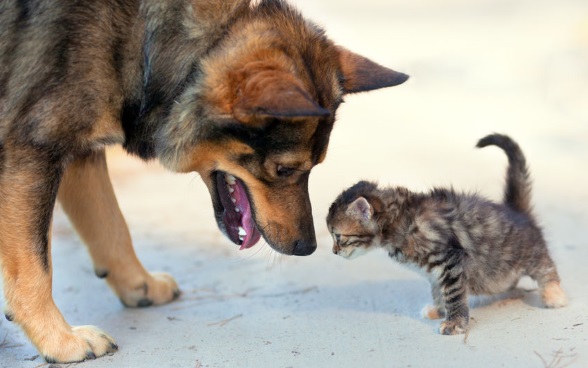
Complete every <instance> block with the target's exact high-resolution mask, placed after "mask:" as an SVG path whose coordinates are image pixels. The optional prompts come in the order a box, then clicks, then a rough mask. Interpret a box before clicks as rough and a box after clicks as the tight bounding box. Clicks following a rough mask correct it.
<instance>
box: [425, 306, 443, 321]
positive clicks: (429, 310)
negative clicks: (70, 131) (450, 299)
mask: <svg viewBox="0 0 588 368" xmlns="http://www.w3.org/2000/svg"><path fill="white" fill-rule="evenodd" d="M421 317H423V318H425V319H441V318H443V317H445V312H443V311H442V310H440V309H439V308H437V307H435V306H433V305H426V306H425V307H424V308H423V310H421Z"/></svg>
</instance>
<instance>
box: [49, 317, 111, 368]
mask: <svg viewBox="0 0 588 368" xmlns="http://www.w3.org/2000/svg"><path fill="white" fill-rule="evenodd" d="M38 348H39V352H40V353H41V355H42V356H43V357H44V358H45V360H46V361H47V362H49V363H76V362H82V361H84V360H89V359H96V358H97V357H100V356H103V355H106V354H107V353H112V352H114V351H116V350H118V346H117V345H116V343H115V342H114V339H113V338H112V337H110V336H109V335H108V334H107V333H106V332H104V331H102V330H101V329H99V328H98V327H95V326H72V327H71V330H70V331H69V332H63V331H60V332H53V333H50V334H49V335H48V336H46V338H45V339H43V340H42V341H40V342H39V343H38Z"/></svg>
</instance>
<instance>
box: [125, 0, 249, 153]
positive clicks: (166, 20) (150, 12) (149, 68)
mask: <svg viewBox="0 0 588 368" xmlns="http://www.w3.org/2000/svg"><path fill="white" fill-rule="evenodd" d="M202 3H204V4H205V5H200V4H202ZM206 3H207V2H201V3H199V2H195V1H190V0H173V1H159V0H143V1H142V2H141V4H138V5H137V9H136V10H137V14H136V17H135V25H134V27H133V33H132V35H129V37H130V41H129V43H130V44H132V46H134V47H130V48H129V50H130V51H129V52H128V54H127V55H125V60H126V61H127V62H128V63H131V64H132V65H131V66H128V67H127V70H128V71H129V73H128V74H127V75H125V76H123V77H124V78H125V80H126V81H125V83H124V84H125V85H124V86H123V88H124V90H125V93H124V95H125V100H124V103H123V108H122V111H121V119H122V125H123V129H124V132H125V137H126V139H125V144H124V147H125V149H126V150H127V151H128V152H130V153H132V154H136V155H138V156H140V157H141V158H143V159H152V158H155V157H156V156H157V149H156V140H157V139H156V137H157V135H158V130H160V129H161V128H162V127H163V126H164V125H166V123H167V121H168V119H169V115H170V110H171V108H172V106H174V104H177V103H178V102H179V99H180V98H181V95H182V94H183V93H185V92H186V91H185V90H186V87H187V86H188V85H189V84H190V82H193V81H195V80H197V79H198V78H200V77H201V72H202V70H201V62H202V59H203V57H204V56H205V55H206V54H208V53H209V52H210V51H211V49H213V48H214V47H215V46H216V45H217V44H218V42H219V40H220V39H221V38H222V36H223V35H224V33H225V32H226V30H227V25H228V24H229V23H231V22H234V21H235V19H236V18H238V17H243V16H245V15H246V13H247V12H248V11H249V0H234V1H222V2H218V5H214V6H211V5H209V4H206Z"/></svg>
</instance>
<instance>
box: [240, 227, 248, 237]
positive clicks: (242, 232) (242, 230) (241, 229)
mask: <svg viewBox="0 0 588 368" xmlns="http://www.w3.org/2000/svg"><path fill="white" fill-rule="evenodd" d="M239 235H240V236H245V235H247V231H245V229H243V228H242V227H241V226H239Z"/></svg>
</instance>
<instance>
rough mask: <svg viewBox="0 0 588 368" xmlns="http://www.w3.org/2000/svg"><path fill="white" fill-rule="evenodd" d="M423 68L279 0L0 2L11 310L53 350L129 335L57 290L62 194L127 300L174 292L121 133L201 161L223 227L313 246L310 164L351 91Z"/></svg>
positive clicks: (4, 244)
mask: <svg viewBox="0 0 588 368" xmlns="http://www.w3.org/2000/svg"><path fill="white" fill-rule="evenodd" d="M407 78H408V76H406V75H405V74H402V73H399V72H395V71H393V70H390V69H388V68H385V67H382V66H380V65H378V64H376V63H374V62H372V61H370V60H368V59H366V58H364V57H362V56H359V55H357V54H354V53H352V52H351V51H348V50H347V49H345V48H343V47H340V46H337V45H335V44H334V43H333V42H332V41H330V40H329V39H328V38H327V37H326V36H325V34H324V32H323V31H322V30H321V29H320V28H319V27H317V26H316V25H314V24H313V23H311V22H309V21H307V20H305V19H304V18H303V17H302V16H301V15H300V14H299V13H298V12H296V11H295V10H294V9H292V8H291V7H290V6H289V5H287V4H286V3H285V2H283V1H281V0H261V1H256V2H252V1H251V0H167V1H164V0H85V1H77V0H1V1H0V261H1V267H2V274H3V280H4V292H5V302H6V309H5V311H6V317H7V319H9V320H11V321H14V322H16V323H18V324H19V325H20V326H21V327H22V328H23V330H24V331H25V333H26V334H27V336H28V337H29V338H30V340H31V341H32V343H33V344H34V345H35V346H36V347H37V349H38V350H39V352H40V354H42V356H43V357H44V358H45V360H46V361H48V362H60V363H65V362H79V361H83V360H86V359H93V358H95V357H97V356H101V355H104V354H106V353H108V352H112V351H114V350H116V349H117V346H116V344H115V342H114V340H113V339H112V338H111V337H110V336H108V335H107V334H106V333H105V332H103V331H101V330H100V329H98V328H97V327H93V326H77V327H74V326H70V325H69V324H68V323H67V322H66V320H65V319H64V317H63V316H62V315H61V313H60V311H59V310H58V308H57V307H56V305H55V303H54V301H53V298H52V295H51V293H52V291H51V288H52V286H51V278H52V268H51V257H50V249H51V239H50V232H51V222H52V211H53V207H54V204H55V201H56V199H58V200H59V201H60V202H61V204H62V206H63V208H64V210H65V212H66V213H67V215H68V216H69V218H70V219H71V222H72V223H73V225H74V227H75V229H76V231H77V232H78V234H79V235H80V237H81V238H82V239H83V240H84V242H85V244H86V245H87V247H88V249H89V252H90V254H91V257H92V260H93V264H94V269H95V272H96V275H97V276H98V277H101V278H105V279H106V282H107V283H108V284H109V286H110V287H111V288H112V289H113V290H114V292H115V293H116V294H117V295H118V296H119V297H120V299H121V301H122V303H124V305H126V306H129V307H145V306H149V305H152V304H162V303H166V302H169V301H171V300H173V299H174V298H176V297H177V296H178V295H179V290H178V286H177V284H176V282H175V281H174V279H173V278H172V277H171V276H170V275H168V274H164V273H148V272H147V271H146V270H145V269H144V268H143V266H142V265H141V263H140V262H139V261H138V259H137V257H136V256H135V253H134V251H133V248H132V243H131V238H130V236H129V231H128V229H127V226H126V224H125V221H124V219H123V216H122V214H121V212H120V210H119V208H118V205H117V201H116V198H115V196H114V193H113V189H112V185H111V183H110V180H109V177H108V172H107V166H106V161H105V154H104V149H105V147H107V146H108V145H112V144H122V145H123V146H124V148H125V149H126V151H127V152H129V153H131V154H134V155H136V156H139V157H140V158H142V159H144V160H150V159H158V160H159V161H160V162H161V163H162V164H163V165H164V166H165V167H166V168H168V169H169V170H172V171H175V172H192V171H195V172H197V173H199V175H200V176H201V177H202V180H204V182H205V183H206V185H207V187H208V190H209V192H210V196H211V198H212V204H213V207H214V211H215V216H216V220H217V222H218V226H219V228H220V229H221V231H223V232H224V233H225V234H226V235H227V236H228V238H229V239H230V240H232V241H233V242H234V243H235V244H237V245H239V246H240V247H241V248H242V249H243V248H249V247H251V246H253V245H254V244H255V243H256V242H257V241H258V240H259V239H260V238H261V237H262V236H263V237H264V239H265V240H266V241H267V242H268V243H269V244H270V245H271V247H272V248H273V249H275V250H276V251H278V252H280V253H283V254H287V255H299V256H304V255H309V254H311V253H312V252H313V251H314V250H315V249H316V239H315V234H314V227H313V221H312V214H311V205H310V200H309V195H308V177H309V173H310V170H311V169H312V168H313V167H314V166H315V165H317V164H318V163H320V162H321V161H323V159H324V158H325V154H326V150H327V145H328V142H329V135H330V133H331V129H332V127H333V124H334V121H335V112H336V110H337V108H338V106H339V105H340V104H341V103H342V101H343V97H344V96H345V94H348V93H355V92H362V91H368V90H373V89H378V88H382V87H388V86H394V85H397V84H400V83H403V82H404V81H406V80H407Z"/></svg>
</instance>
